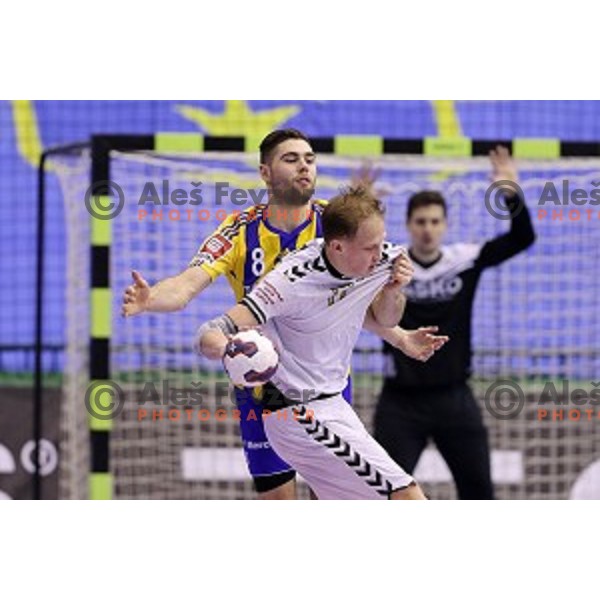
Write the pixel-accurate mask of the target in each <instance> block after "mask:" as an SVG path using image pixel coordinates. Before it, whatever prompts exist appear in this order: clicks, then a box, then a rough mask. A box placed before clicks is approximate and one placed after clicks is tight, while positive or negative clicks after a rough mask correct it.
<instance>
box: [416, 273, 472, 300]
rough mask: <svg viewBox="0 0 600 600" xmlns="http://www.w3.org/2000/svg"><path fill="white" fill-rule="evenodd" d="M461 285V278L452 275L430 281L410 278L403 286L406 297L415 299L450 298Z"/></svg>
mask: <svg viewBox="0 0 600 600" xmlns="http://www.w3.org/2000/svg"><path fill="white" fill-rule="evenodd" d="M462 287H463V280H462V278H461V277H459V276H458V275H455V276H454V277H437V278H436V279H432V280H430V281H417V280H414V279H413V280H412V281H411V282H410V283H409V284H408V285H407V286H406V287H405V288H404V293H405V295H406V297H407V298H409V299H410V300H415V301H419V300H421V301H423V300H425V301H427V300H431V301H435V300H451V299H452V298H454V296H456V295H457V294H458V293H459V292H460V291H461V290H462Z"/></svg>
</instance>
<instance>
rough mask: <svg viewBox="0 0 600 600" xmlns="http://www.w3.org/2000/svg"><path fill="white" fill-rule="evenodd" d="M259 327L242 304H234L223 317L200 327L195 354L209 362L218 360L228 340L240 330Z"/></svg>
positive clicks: (254, 318)
mask: <svg viewBox="0 0 600 600" xmlns="http://www.w3.org/2000/svg"><path fill="white" fill-rule="evenodd" d="M258 325H259V323H258V321H257V320H256V317H255V316H254V315H253V314H252V313H251V312H250V310H249V309H248V308H246V307H245V306H243V305H242V304H236V305H235V306H234V307H233V308H232V309H230V310H228V311H227V312H226V313H225V314H224V315H221V316H220V317H217V318H216V319H212V320H211V321H208V322H207V323H205V324H204V325H202V326H201V327H200V328H199V329H198V332H197V334H196V342H195V347H196V352H198V354H202V355H203V356H206V358H209V359H211V360H220V359H221V358H223V355H224V354H225V347H226V346H227V342H228V341H229V338H230V337H231V336H232V335H234V334H235V333H237V332H238V331H239V330H240V329H248V328H250V327H257V326H258Z"/></svg>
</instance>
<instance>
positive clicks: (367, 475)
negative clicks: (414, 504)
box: [263, 395, 414, 500]
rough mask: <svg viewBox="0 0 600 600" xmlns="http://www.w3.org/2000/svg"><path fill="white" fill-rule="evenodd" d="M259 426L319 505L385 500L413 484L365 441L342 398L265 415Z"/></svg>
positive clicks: (372, 443) (361, 428)
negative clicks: (329, 502) (261, 425)
mask: <svg viewBox="0 0 600 600" xmlns="http://www.w3.org/2000/svg"><path fill="white" fill-rule="evenodd" d="M263 422H264V425H265V431H266V434H267V437H268V438H269V442H270V443H271V445H272V446H273V449H274V450H275V452H277V454H278V455H279V456H280V457H281V458H282V459H283V460H285V461H286V462H288V463H289V464H290V465H291V466H292V467H293V468H294V469H295V470H296V471H298V473H300V475H302V477H303V478H304V479H305V480H306V482H307V483H308V485H309V486H310V487H311V489H312V490H313V492H314V493H315V494H316V495H317V497H318V498H319V499H322V500H333V499H340V500H341V499H357V500H358V499H363V500H386V499H387V498H389V495H390V493H391V492H393V491H395V490H399V489H403V488H406V487H408V486H409V485H411V484H412V483H413V481H414V480H413V478H412V477H411V476H410V475H408V474H407V473H405V472H404V471H403V470H402V469H401V468H400V467H399V466H398V465H397V464H396V463H395V462H394V461H393V460H392V459H391V458H390V456H389V455H388V454H387V452H386V451H385V450H384V449H383V448H382V447H381V446H380V445H379V444H378V443H377V442H376V441H375V440H374V439H373V438H372V437H371V436H370V435H369V432H368V431H367V430H366V429H365V427H364V425H363V424H362V423H361V421H360V419H359V418H358V416H357V415H356V413H355V412H354V410H353V409H352V407H351V406H350V405H349V404H348V403H347V402H346V401H345V400H344V399H343V398H342V396H341V395H338V396H333V397H332V398H326V399H324V400H315V401H313V402H309V403H308V404H305V405H299V406H295V407H288V408H282V409H280V410H278V411H276V412H272V413H271V414H268V415H265V416H264V417H263Z"/></svg>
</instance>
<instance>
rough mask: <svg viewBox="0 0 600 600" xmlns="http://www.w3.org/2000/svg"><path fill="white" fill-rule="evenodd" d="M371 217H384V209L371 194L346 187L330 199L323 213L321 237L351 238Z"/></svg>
mask: <svg viewBox="0 0 600 600" xmlns="http://www.w3.org/2000/svg"><path fill="white" fill-rule="evenodd" d="M372 215H379V216H380V217H381V218H383V216H384V215H385V208H384V206H383V204H382V202H381V200H379V198H377V197H376V196H374V195H373V193H372V192H370V191H369V190H367V189H366V188H363V187H360V186H358V187H346V188H342V189H341V190H340V193H339V194H338V195H337V196H335V197H334V198H332V199H331V201H330V202H329V203H328V204H327V206H326V207H325V210H324V211H323V217H322V221H321V222H322V224H323V237H324V238H325V241H326V242H329V241H330V240H333V239H340V238H350V239H351V238H353V237H354V236H355V235H356V232H357V231H358V227H359V225H360V224H361V222H362V221H364V220H365V219H368V218H369V217H370V216H372Z"/></svg>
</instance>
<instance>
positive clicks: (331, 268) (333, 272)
mask: <svg viewBox="0 0 600 600" xmlns="http://www.w3.org/2000/svg"><path fill="white" fill-rule="evenodd" d="M321 258H322V259H323V262H324V263H325V266H326V267H327V270H328V271H329V274H330V275H331V276H332V277H335V278H336V279H343V280H344V281H348V280H350V279H353V278H352V277H348V275H344V274H343V273H340V272H339V271H338V270H337V269H336V268H335V267H334V266H333V265H332V264H331V261H330V260H329V259H328V258H327V253H326V252H325V242H323V246H322V248H321Z"/></svg>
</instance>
